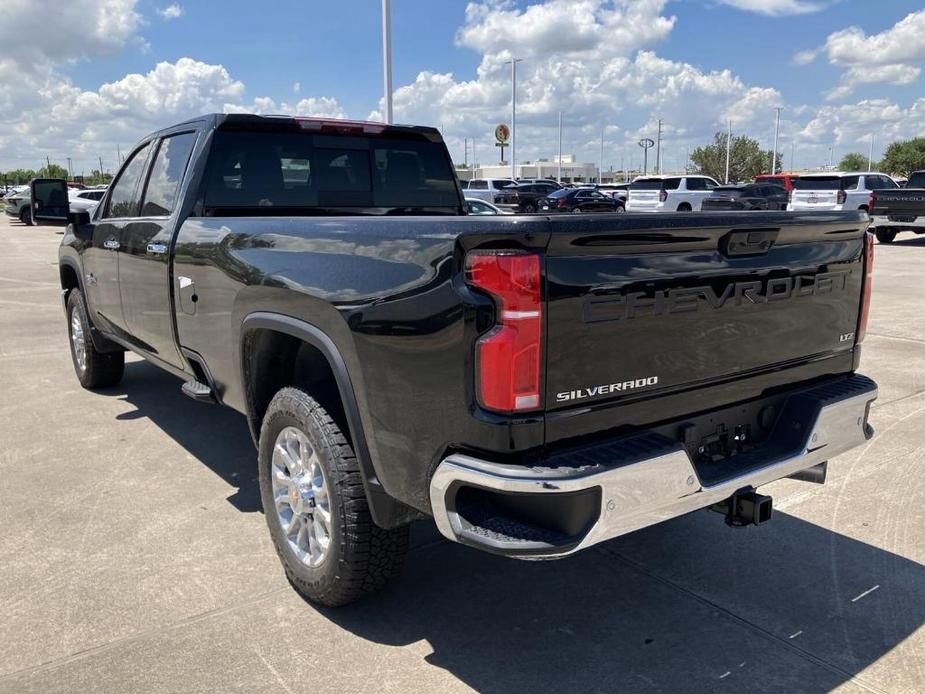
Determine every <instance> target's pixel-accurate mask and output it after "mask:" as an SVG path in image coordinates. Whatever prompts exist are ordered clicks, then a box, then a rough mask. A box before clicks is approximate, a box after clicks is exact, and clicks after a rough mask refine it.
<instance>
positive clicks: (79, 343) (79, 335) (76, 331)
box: [71, 311, 87, 372]
mask: <svg viewBox="0 0 925 694" xmlns="http://www.w3.org/2000/svg"><path fill="white" fill-rule="evenodd" d="M71 345H72V346H73V348H74V360H75V361H76V362H77V368H78V369H80V370H81V372H83V371H86V370H87V339H86V337H85V336H84V326H83V323H81V322H80V314H79V313H78V312H77V311H71Z"/></svg>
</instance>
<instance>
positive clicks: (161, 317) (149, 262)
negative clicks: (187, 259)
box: [119, 132, 196, 367]
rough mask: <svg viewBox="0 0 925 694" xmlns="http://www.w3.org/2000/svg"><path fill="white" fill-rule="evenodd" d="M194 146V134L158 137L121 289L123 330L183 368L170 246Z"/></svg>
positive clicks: (124, 258) (122, 254) (122, 257)
mask: <svg viewBox="0 0 925 694" xmlns="http://www.w3.org/2000/svg"><path fill="white" fill-rule="evenodd" d="M195 142H196V133H195V132H180V133H176V134H170V135H167V136H166V137H164V138H162V139H161V141H160V143H159V144H158V146H157V150H156V152H155V153H154V155H153V158H152V163H151V172H150V174H149V175H148V180H147V183H146V185H145V186H143V188H144V192H143V194H142V195H141V210H140V212H139V213H138V217H137V218H136V219H133V220H132V221H130V222H129V223H128V225H127V226H126V227H125V229H124V231H123V232H122V246H121V248H120V250H119V287H120V290H121V292H122V310H123V314H124V317H125V323H126V330H127V331H128V333H129V334H130V335H131V340H132V341H133V342H134V343H135V344H137V345H138V347H140V348H141V349H143V350H145V351H146V352H149V353H151V354H152V355H154V356H155V357H157V358H158V359H161V360H163V361H165V362H168V363H169V364H173V365H174V366H179V367H182V365H183V358H182V356H181V355H180V352H179V351H178V349H177V341H176V338H175V336H174V329H173V312H172V311H171V308H170V293H171V286H170V263H169V260H170V244H171V240H172V237H173V230H174V228H175V225H176V224H177V223H178V221H177V215H176V214H175V213H176V212H177V209H176V208H177V203H178V201H179V192H180V183H181V181H182V180H183V176H184V173H185V172H186V168H187V164H188V163H189V158H190V152H192V150H193V145H194V144H195Z"/></svg>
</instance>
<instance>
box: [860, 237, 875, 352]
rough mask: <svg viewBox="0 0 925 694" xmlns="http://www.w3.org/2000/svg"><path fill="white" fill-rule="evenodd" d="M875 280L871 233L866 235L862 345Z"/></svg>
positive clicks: (861, 318)
mask: <svg viewBox="0 0 925 694" xmlns="http://www.w3.org/2000/svg"><path fill="white" fill-rule="evenodd" d="M873 280H874V235H873V234H871V233H870V232H869V231H868V232H867V233H866V234H864V281H863V286H862V288H861V315H860V318H858V334H857V341H858V342H859V343H860V342H861V341H862V340H863V339H864V336H865V335H866V334H867V319H868V317H869V316H870V293H871V289H872V288H873Z"/></svg>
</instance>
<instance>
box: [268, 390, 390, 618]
mask: <svg viewBox="0 0 925 694" xmlns="http://www.w3.org/2000/svg"><path fill="white" fill-rule="evenodd" d="M258 460H259V467H260V469H259V473H260V496H261V499H262V500H263V510H264V515H265V516H266V520H267V525H268V526H269V529H270V536H271V537H272V539H273V544H274V545H275V547H276V553H277V554H278V555H279V558H280V561H281V562H282V564H283V568H284V569H285V571H286V576H287V577H288V578H289V581H290V582H291V583H292V585H293V586H294V587H295V588H296V590H298V591H299V592H300V593H301V594H302V595H304V596H305V597H306V598H308V599H309V600H311V601H312V602H316V603H320V604H322V605H328V606H331V607H336V606H340V605H346V604H347V603H350V602H353V601H354V600H357V599H358V598H360V597H362V596H363V595H365V594H367V593H371V592H373V591H376V590H379V589H380V588H382V587H383V586H385V585H386V583H388V582H389V580H390V579H392V578H393V577H394V576H395V575H396V574H398V573H399V572H400V570H401V567H402V564H403V562H404V558H405V554H406V553H407V551H408V527H407V526H406V527H403V528H398V529H395V530H384V529H382V528H380V527H379V526H377V525H376V524H375V523H374V522H373V519H372V515H371V514H370V510H369V506H368V504H367V501H366V492H365V491H364V487H363V478H362V473H361V472H360V468H359V464H358V463H357V459H356V457H355V456H354V454H353V449H352V448H351V446H350V443H349V442H348V441H347V438H346V437H345V436H344V434H343V433H342V432H341V430H340V427H339V426H338V425H337V423H336V422H334V420H333V419H332V418H331V416H330V415H329V414H328V413H327V411H326V410H325V409H324V408H323V407H322V406H321V405H319V404H318V403H317V402H316V401H315V400H314V399H313V398H312V397H311V396H310V395H308V393H306V392H304V391H302V390H299V389H298V388H283V389H282V390H280V391H279V392H278V393H277V394H276V395H275V396H274V397H273V400H272V401H270V405H269V406H268V407H267V412H266V415H265V416H264V418H263V426H262V427H261V429H260V450H259V457H258Z"/></svg>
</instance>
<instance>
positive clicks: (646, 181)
mask: <svg viewBox="0 0 925 694" xmlns="http://www.w3.org/2000/svg"><path fill="white" fill-rule="evenodd" d="M675 180H678V179H675ZM664 183H665V181H664V180H663V179H661V178H640V179H638V180H636V181H633V182H632V183H631V184H630V190H661V189H662V186H663V185H664ZM677 187H678V186H677V185H675V188H677Z"/></svg>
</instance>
